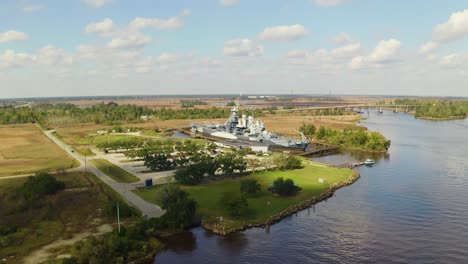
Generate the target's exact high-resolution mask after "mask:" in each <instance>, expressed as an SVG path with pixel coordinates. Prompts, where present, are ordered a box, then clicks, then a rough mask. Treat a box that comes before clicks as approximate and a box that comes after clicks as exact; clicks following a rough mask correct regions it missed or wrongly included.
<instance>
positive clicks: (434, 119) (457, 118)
mask: <svg viewBox="0 0 468 264" xmlns="http://www.w3.org/2000/svg"><path fill="white" fill-rule="evenodd" d="M414 117H415V118H417V119H422V120H430V121H449V120H463V119H465V118H466V116H465V117H462V116H452V117H446V118H438V117H430V116H414Z"/></svg>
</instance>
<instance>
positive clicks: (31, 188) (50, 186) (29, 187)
mask: <svg viewBox="0 0 468 264" xmlns="http://www.w3.org/2000/svg"><path fill="white" fill-rule="evenodd" d="M63 189H65V183H63V182H61V181H58V180H57V179H56V178H55V177H53V176H52V175H50V174H48V173H45V172H40V173H37V174H36V175H35V176H33V177H29V178H28V180H27V181H26V182H25V183H24V184H23V186H22V187H21V188H20V189H19V190H18V192H19V193H20V194H21V195H22V196H23V197H24V199H25V200H26V201H28V202H32V201H33V200H35V199H39V198H41V197H42V196H44V195H51V194H55V193H56V192H58V191H60V190H63Z"/></svg>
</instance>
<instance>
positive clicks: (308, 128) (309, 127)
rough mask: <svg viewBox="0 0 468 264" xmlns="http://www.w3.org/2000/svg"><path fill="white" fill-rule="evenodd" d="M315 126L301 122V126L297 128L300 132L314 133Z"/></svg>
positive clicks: (305, 133)
mask: <svg viewBox="0 0 468 264" xmlns="http://www.w3.org/2000/svg"><path fill="white" fill-rule="evenodd" d="M315 130H316V128H315V126H314V125H312V124H306V123H302V126H301V127H300V128H299V131H301V132H302V133H304V135H309V136H311V135H313V134H314V133H315Z"/></svg>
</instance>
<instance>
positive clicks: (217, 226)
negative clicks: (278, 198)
mask: <svg viewBox="0 0 468 264" xmlns="http://www.w3.org/2000/svg"><path fill="white" fill-rule="evenodd" d="M359 177H360V175H359V173H358V172H356V171H353V174H352V175H351V177H350V178H349V179H348V180H346V181H342V182H339V183H335V184H333V185H331V186H330V187H329V188H328V189H327V190H326V191H324V192H322V193H320V194H319V195H317V196H314V197H312V198H310V199H308V200H305V201H303V202H300V203H299V204H295V205H292V206H290V207H287V208H285V209H284V210H282V211H281V212H279V213H277V214H274V215H272V216H271V217H269V218H268V219H266V220H265V221H262V222H258V223H245V222H244V223H242V224H241V225H224V224H223V222H220V221H219V219H217V218H204V219H202V222H201V226H202V227H203V228H205V229H207V230H209V231H212V232H213V233H215V234H218V235H223V236H226V235H229V234H231V233H234V232H238V231H244V230H247V229H250V228H255V227H262V228H265V227H268V226H270V225H272V224H275V223H278V222H279V221H281V220H282V219H284V218H285V217H288V216H290V215H292V214H295V213H297V212H299V211H302V210H305V209H307V208H310V207H311V206H313V205H315V204H317V203H319V202H322V201H324V200H327V199H328V198H330V197H332V196H333V194H334V193H335V191H336V190H338V189H340V188H342V187H345V186H348V185H351V184H353V183H355V182H356V181H357V180H358V179H359Z"/></svg>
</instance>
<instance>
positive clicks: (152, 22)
mask: <svg viewBox="0 0 468 264" xmlns="http://www.w3.org/2000/svg"><path fill="white" fill-rule="evenodd" d="M188 15H190V10H184V11H182V13H181V14H180V15H178V16H175V17H171V18H168V19H160V18H144V17H137V18H135V19H134V20H133V21H132V22H130V27H131V28H133V29H137V30H139V29H145V28H151V29H157V30H168V29H177V28H181V27H183V26H184V24H185V22H184V17H185V16H188Z"/></svg>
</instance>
